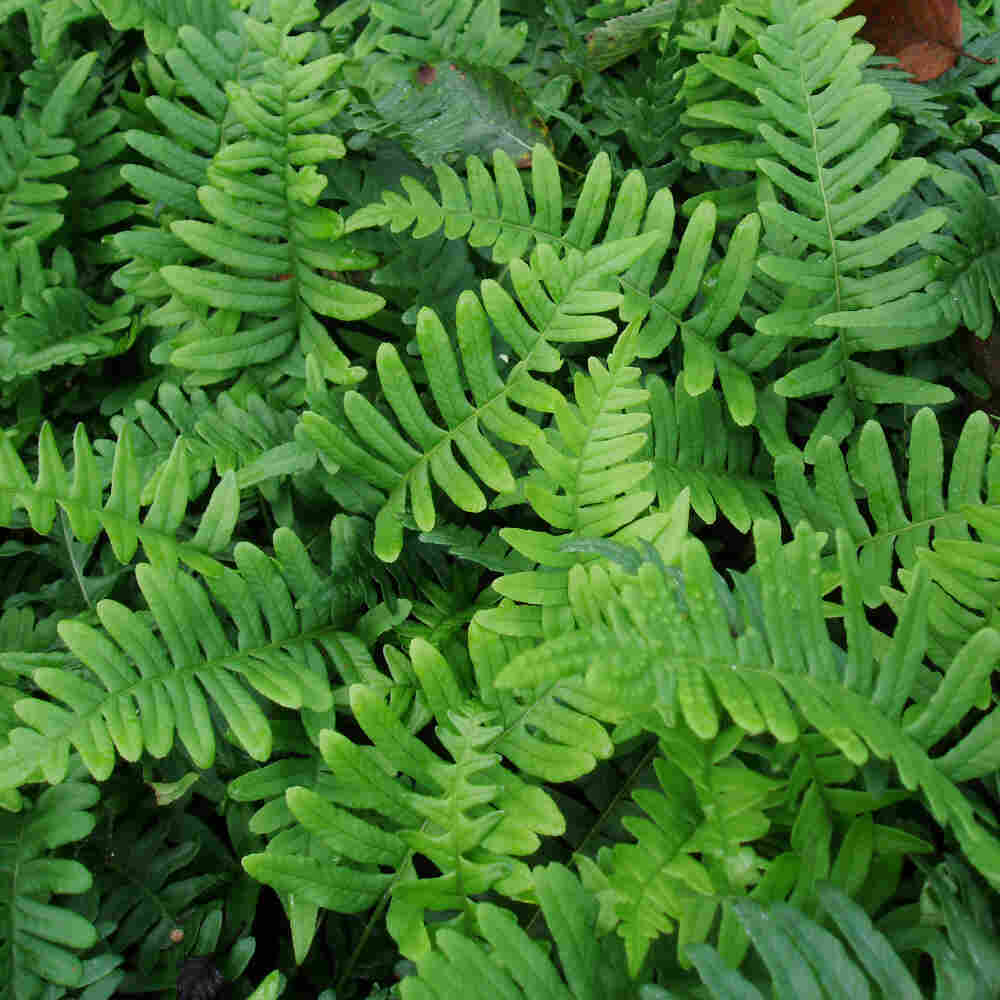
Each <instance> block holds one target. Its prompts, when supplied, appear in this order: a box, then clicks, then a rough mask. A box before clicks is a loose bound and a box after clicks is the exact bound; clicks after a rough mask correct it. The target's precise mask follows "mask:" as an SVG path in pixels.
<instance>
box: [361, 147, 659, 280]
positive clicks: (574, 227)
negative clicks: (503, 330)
mask: <svg viewBox="0 0 1000 1000" xmlns="http://www.w3.org/2000/svg"><path fill="white" fill-rule="evenodd" d="M432 169H433V170H434V175H435V177H436V179H437V182H438V188H439V190H440V192H441V195H440V201H438V200H436V199H435V198H434V196H433V195H432V194H431V193H430V192H429V191H428V190H427V188H426V187H424V185H422V184H420V183H419V182H418V181H416V180H414V179H413V178H412V177H404V178H403V179H402V181H401V184H402V187H403V191H404V192H405V195H401V194H399V193H398V192H395V191H387V192H385V193H384V194H383V195H382V201H381V203H378V202H376V203H375V204H372V205H367V206H365V207H364V208H361V209H359V210H358V211H357V212H355V213H354V214H353V215H352V216H351V217H350V218H349V219H348V220H347V223H346V229H345V231H346V232H347V233H351V232H353V231H355V230H358V229H366V228H369V227H372V226H388V227H390V228H391V229H392V231H393V232H395V233H398V232H403V231H404V230H406V229H409V228H410V227H411V226H413V227H414V229H413V235H414V237H415V238H416V239H422V238H423V237H425V236H430V235H431V234H432V233H435V232H437V231H438V230H439V229H443V231H444V235H445V236H446V237H447V238H448V239H451V240H453V239H458V238H459V237H464V238H465V239H466V240H467V242H468V243H469V245H470V246H473V247H491V248H492V251H493V254H492V256H493V260H494V261H495V262H496V263H497V264H507V263H509V262H510V261H511V260H513V259H515V258H517V257H526V256H527V255H528V254H529V253H530V252H531V251H532V250H533V248H534V247H535V246H536V245H537V244H540V243H549V244H552V245H554V246H557V247H560V248H562V249H574V250H578V251H580V252H586V251H587V250H590V249H591V248H592V247H593V246H594V245H595V243H596V242H597V233H598V230H599V229H600V227H601V225H602V223H603V222H604V219H605V216H606V214H607V212H608V209H609V207H610V208H611V209H612V217H613V219H614V223H613V224H612V223H610V222H609V227H610V228H609V229H608V231H607V232H606V233H605V240H616V239H624V238H627V237H630V236H635V235H636V234H637V233H638V232H639V229H640V225H641V223H642V219H643V215H644V212H645V209H646V184H645V182H644V181H643V179H642V175H641V174H640V173H639V171H632V172H631V173H629V174H628V177H627V180H626V181H625V182H623V184H622V186H621V188H620V190H619V192H618V196H617V199H616V200H615V201H614V202H612V201H611V160H610V158H609V157H608V155H607V154H606V153H601V154H599V155H598V156H596V157H595V158H594V162H593V163H592V164H591V166H590V169H589V170H588V171H587V176H586V178H585V180H584V183H583V188H582V190H581V191H580V195H579V200H578V202H577V206H576V209H575V211H574V213H573V217H572V219H571V220H570V222H569V225H568V226H564V223H563V198H564V192H563V189H562V181H561V179H560V177H559V165H558V163H557V162H556V160H555V157H554V156H553V155H552V152H551V151H550V150H549V149H547V148H546V147H545V146H544V145H542V144H541V143H538V144H536V145H535V146H534V148H533V149H532V150H531V195H532V200H533V201H534V212H532V210H531V207H530V206H529V203H528V196H527V191H526V190H525V185H524V182H523V181H522V179H521V175H520V173H519V172H518V169H517V166H516V165H515V163H514V161H513V160H512V159H511V157H510V156H508V155H507V154H506V153H505V152H503V151H502V150H497V151H496V152H495V153H494V154H493V174H492V176H491V175H490V173H489V171H488V170H487V169H486V167H485V166H484V164H483V162H482V160H480V159H479V158H478V157H476V156H470V157H469V158H468V159H467V160H466V170H467V177H466V179H465V180H463V179H462V178H461V177H459V175H458V174H457V173H456V172H455V171H454V170H452V168H451V167H449V166H448V165H447V164H445V163H436V164H433V166H432Z"/></svg>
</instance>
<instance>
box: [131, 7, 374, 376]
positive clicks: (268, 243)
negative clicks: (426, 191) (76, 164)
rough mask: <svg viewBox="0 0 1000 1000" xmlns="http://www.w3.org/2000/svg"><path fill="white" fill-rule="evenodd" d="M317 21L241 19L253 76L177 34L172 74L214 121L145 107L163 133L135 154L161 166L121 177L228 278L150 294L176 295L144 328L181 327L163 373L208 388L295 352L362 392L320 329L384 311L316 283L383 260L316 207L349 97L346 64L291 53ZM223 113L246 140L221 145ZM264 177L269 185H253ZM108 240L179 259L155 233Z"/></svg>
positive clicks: (185, 278) (191, 272)
mask: <svg viewBox="0 0 1000 1000" xmlns="http://www.w3.org/2000/svg"><path fill="white" fill-rule="evenodd" d="M315 13H316V11H315V9H314V8H310V7H308V6H306V7H303V8H297V9H293V7H292V6H287V5H286V6H285V7H282V8H281V9H280V10H279V9H275V10H274V11H273V12H272V14H273V16H274V18H275V19H276V20H275V21H274V23H270V24H263V23H261V22H257V21H254V20H252V19H249V18H248V19H247V20H246V22H245V23H246V30H247V31H248V33H250V34H251V36H252V37H253V38H254V41H255V43H256V49H255V51H260V52H261V53H262V54H263V55H264V58H263V59H261V60H260V61H259V62H258V63H257V64H256V65H255V66H254V68H253V71H252V72H251V73H249V74H247V75H241V72H240V70H239V69H238V62H239V57H238V55H237V54H235V53H227V52H225V51H216V49H217V46H215V45H213V44H212V43H209V42H208V41H207V40H206V39H205V38H204V37H203V36H201V35H200V34H199V33H198V32H197V31H195V30H194V29H193V28H192V29H183V30H182V31H181V33H180V37H181V41H182V43H183V45H184V49H183V50H178V52H177V59H176V61H175V63H176V65H177V66H178V67H179V69H178V73H179V76H180V77H181V79H182V81H183V82H184V84H185V86H186V87H187V88H188V89H189V90H190V92H191V93H193V94H195V95H198V96H199V100H200V101H201V102H202V103H203V104H204V105H205V113H206V115H207V117H208V123H207V124H206V121H205V118H204V117H203V116H201V115H196V114H194V113H193V112H192V111H190V110H188V109H186V108H185V109H181V110H178V108H177V106H176V102H175V101H168V100H166V99H164V98H150V99H149V102H150V104H151V110H152V111H153V112H154V113H155V114H158V116H159V117H160V118H161V119H162V121H163V123H164V131H165V132H166V133H167V134H166V135H163V134H160V135H154V134H151V133H145V132H139V131H133V132H130V133H129V139H130V141H131V142H132V143H133V145H135V146H136V148H137V149H139V150H140V151H141V152H143V153H145V154H146V155H147V156H149V157H150V158H151V159H153V160H154V162H161V163H165V164H167V167H166V169H161V170H153V169H150V168H145V167H138V166H133V167H126V168H123V175H124V176H126V178H127V179H128V180H130V182H132V183H133V184H134V185H135V186H137V187H138V188H139V189H140V190H142V191H143V192H144V193H146V194H147V196H148V197H149V198H150V200H151V201H156V202H158V203H162V204H164V205H166V206H168V207H169V208H170V209H171V210H173V211H174V212H175V213H176V215H175V217H174V221H172V222H171V225H170V228H171V231H172V233H173V234H174V235H175V236H176V237H177V238H179V240H180V241H181V246H183V245H184V244H186V245H187V246H189V247H190V248H192V249H193V250H196V251H197V252H198V253H200V254H203V255H205V256H207V257H208V258H209V259H211V260H212V261H213V262H215V263H216V265H221V266H222V268H223V270H216V269H213V268H211V267H191V266H188V264H187V263H186V262H177V263H173V262H169V263H165V264H164V265H163V266H160V267H159V268H158V270H157V272H156V278H155V280H154V279H152V276H150V280H148V281H147V282H146V285H145V288H144V291H145V292H146V294H147V295H150V296H152V295H162V294H163V293H164V292H166V293H167V294H171V293H172V294H173V296H174V297H173V298H172V299H171V300H170V301H168V302H167V304H166V305H164V306H163V307H162V308H160V309H159V310H157V311H156V312H154V313H153V314H152V315H151V316H150V317H149V322H151V323H155V324H156V325H161V326H167V327H171V328H177V327H181V328H182V329H181V330H180V332H179V333H175V334H174V335H173V336H172V337H171V339H170V340H169V341H168V342H167V343H169V348H170V354H169V358H170V362H171V363H172V364H175V365H177V366H179V367H181V368H186V369H193V370H195V371H197V372H198V373H199V375H198V379H199V381H201V382H203V383H207V382H211V381H220V380H222V379H226V378H229V377H233V376H235V375H236V374H238V373H239V372H240V371H241V370H243V369H245V368H246V367H247V366H248V365H264V364H269V363H272V362H275V361H276V360H278V359H279V358H285V356H286V355H287V354H288V352H290V351H291V350H292V349H293V347H295V346H297V348H298V350H299V351H301V354H302V355H303V356H304V355H308V354H310V353H312V354H313V355H314V356H315V357H316V358H317V359H318V360H319V362H320V363H321V365H322V368H323V371H324V374H325V375H326V377H327V378H330V379H331V380H333V381H341V382H343V381H347V382H356V381H358V380H359V379H360V378H361V377H362V375H363V370H361V369H358V368H354V367H351V366H350V364H349V361H348V359H347V357H346V356H345V355H344V354H343V352H342V351H340V349H339V348H337V347H336V346H335V345H334V344H333V342H332V341H331V340H330V337H329V333H328V332H327V330H326V329H325V327H324V326H323V325H322V323H321V321H320V320H319V319H318V318H317V314H318V315H320V316H329V317H333V318H337V319H359V318H362V317H366V316H370V315H372V314H373V313H374V312H377V311H378V310H379V309H380V308H381V307H382V305H383V304H384V300H383V299H382V298H381V297H380V296H378V295H374V294H372V293H370V292H367V291H365V290H364V289H358V288H355V287H353V286H351V285H348V284H347V283H345V282H342V281H339V280H336V279H334V278H330V277H328V276H326V275H325V274H324V273H323V272H324V271H325V272H330V273H332V272H340V271H345V270H356V269H363V268H367V267H371V266H373V265H374V264H375V263H376V262H377V261H376V258H375V257H374V256H372V255H370V254H367V253H363V252H361V251H357V250H355V249H354V248H353V247H351V246H350V245H349V244H348V243H347V242H346V241H344V240H342V239H341V238H340V237H341V236H342V233H343V223H342V220H341V219H340V216H339V215H337V213H336V212H334V211H333V210H332V209H330V208H328V207H326V206H324V205H320V204H318V201H319V198H320V195H321V193H322V191H323V189H324V187H325V186H326V178H325V177H324V176H323V175H322V174H320V173H319V172H318V171H317V168H316V164H318V163H322V162H324V161H326V160H328V159H331V158H337V157H341V156H343V155H344V151H345V150H344V145H343V143H342V142H341V140H340V139H339V138H337V137H336V136H334V135H332V134H329V133H328V132H324V131H317V129H320V128H321V126H322V125H323V124H324V123H326V122H328V121H329V120H330V118H331V117H333V116H334V115H335V114H337V112H338V111H339V110H340V109H341V108H342V107H343V106H344V104H345V103H346V101H347V99H348V95H347V93H346V92H344V91H341V92H338V93H337V94H331V93H330V90H329V88H330V85H331V80H332V78H333V77H334V75H335V74H336V73H337V72H338V70H339V67H340V66H341V64H342V63H343V56H340V55H337V54H331V55H327V56H324V57H322V58H319V59H315V60H313V61H311V62H305V61H304V60H305V58H306V56H307V54H308V51H309V49H308V47H303V43H304V40H305V38H306V37H307V36H305V35H302V36H296V38H297V40H296V43H295V45H292V44H291V43H290V41H289V40H288V39H289V37H290V33H291V31H292V29H293V28H294V27H295V25H297V24H299V23H300V22H301V21H303V20H309V19H310V17H311V16H312V15H313V14H315ZM308 37H312V36H308ZM172 64H173V63H172ZM206 67H212V69H213V70H214V71H215V72H214V73H213V72H210V71H209V70H208V69H207V68H206ZM216 73H219V74H221V75H219V76H218V77H217V76H216V75H215V74H216ZM223 89H224V91H225V97H223V95H222V93H221V91H222V90H223ZM276 94H281V97H280V98H277V97H276V96H275V95H276ZM227 113H231V114H232V115H234V116H235V117H236V118H237V119H238V120H239V122H240V123H241V125H242V128H243V130H244V133H245V134H246V135H247V138H245V139H243V140H241V141H236V142H230V143H228V144H224V141H223V140H224V136H223V123H224V120H225V117H226V115H227ZM226 136H227V137H228V133H226ZM192 150H193V152H192ZM282 164H284V165H285V166H281V165H282ZM261 168H263V169H264V170H266V171H267V173H266V174H265V175H260V174H258V173H257V171H258V170H259V169H261ZM199 185H201V186H200V187H199ZM206 219H211V220H212V221H205V220H206ZM275 241H277V242H275ZM115 242H116V244H117V245H118V247H119V250H120V252H122V253H128V254H135V253H138V254H140V255H141V256H142V257H148V258H152V259H158V260H162V259H163V256H164V254H167V255H174V256H176V254H177V252H178V250H177V247H176V246H173V245H170V244H168V243H165V241H164V240H162V239H161V238H159V234H156V233H146V234H144V233H142V232H139V233H133V234H127V235H125V236H123V237H122V238H120V239H119V238H117V237H116V238H115ZM164 283H165V284H164ZM251 317H253V319H251ZM167 343H164V344H161V345H160V351H161V353H162V352H163V351H164V350H165V349H166V347H167Z"/></svg>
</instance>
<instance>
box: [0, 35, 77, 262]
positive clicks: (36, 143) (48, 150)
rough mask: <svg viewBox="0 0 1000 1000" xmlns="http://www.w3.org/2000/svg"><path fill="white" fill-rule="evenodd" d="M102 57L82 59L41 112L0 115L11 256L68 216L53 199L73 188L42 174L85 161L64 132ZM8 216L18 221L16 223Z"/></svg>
mask: <svg viewBox="0 0 1000 1000" xmlns="http://www.w3.org/2000/svg"><path fill="white" fill-rule="evenodd" d="M96 61H97V53H96V52H91V53H88V54H87V55H85V56H81V57H80V58H79V59H77V60H76V61H75V62H74V63H73V65H72V66H70V67H69V68H68V69H67V70H66V71H65V73H64V74H63V76H62V79H61V80H60V81H59V84H58V86H56V87H55V89H54V90H53V91H52V93H51V94H50V95H49V96H48V99H47V100H46V103H45V105H44V106H43V107H42V108H41V110H40V112H39V113H37V114H28V115H24V116H22V117H21V118H17V119H15V118H10V117H9V116H7V115H0V188H2V190H3V191H4V201H5V213H4V215H5V218H4V222H3V224H2V225H0V249H2V251H3V254H4V255H5V256H6V255H7V254H9V253H10V249H11V246H12V245H13V244H14V243H15V242H16V241H17V240H22V239H30V240H34V241H35V243H36V244H41V243H43V242H44V241H45V240H46V239H47V238H48V237H49V236H51V235H52V234H53V233H54V232H56V231H57V230H58V229H59V228H60V227H61V226H62V224H63V215H62V213H61V212H59V211H53V202H59V201H62V199H64V198H65V197H66V196H67V195H68V194H69V190H68V189H67V188H66V187H64V186H63V185H62V184H56V183H42V182H40V181H39V180H38V179H37V178H52V177H58V176H59V175H60V174H66V173H68V172H69V171H71V170H72V169H73V168H75V167H76V166H77V165H78V164H79V160H78V159H77V157H75V156H73V155H72V150H73V148H74V143H73V140H72V139H71V138H69V137H68V136H64V135H63V134H62V133H63V132H64V131H65V130H66V128H67V126H68V124H69V121H70V116H71V114H72V112H73V109H74V102H75V101H76V99H77V95H78V91H79V90H80V89H81V88H82V87H83V86H84V84H85V83H86V81H87V77H88V75H89V74H90V71H91V69H92V68H93V66H94V63H95V62H96ZM8 219H9V220H16V223H17V224H16V225H13V226H12V225H10V224H9V223H8V221H7V220H8Z"/></svg>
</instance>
